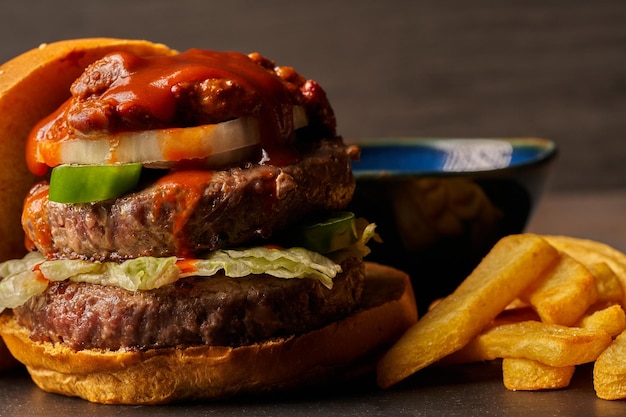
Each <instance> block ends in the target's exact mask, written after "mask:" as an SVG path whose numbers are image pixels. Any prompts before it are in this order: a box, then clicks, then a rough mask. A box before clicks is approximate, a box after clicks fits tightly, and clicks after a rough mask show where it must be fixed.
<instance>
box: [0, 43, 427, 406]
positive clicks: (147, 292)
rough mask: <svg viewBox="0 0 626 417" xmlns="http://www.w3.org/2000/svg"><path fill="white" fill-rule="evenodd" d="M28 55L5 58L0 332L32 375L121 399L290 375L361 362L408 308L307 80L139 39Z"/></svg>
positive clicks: (365, 366) (77, 391)
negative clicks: (377, 250) (5, 253)
mask: <svg viewBox="0 0 626 417" xmlns="http://www.w3.org/2000/svg"><path fill="white" fill-rule="evenodd" d="M25 56H26V58H25V57H24V56H20V57H17V58H16V59H15V60H13V61H9V62H8V63H7V64H4V66H3V67H0V77H9V76H10V77H17V79H18V80H22V79H29V80H30V81H31V83H25V82H22V83H20V82H15V81H14V82H10V81H6V80H5V81H2V78H0V86H2V88H3V91H2V95H0V107H1V106H2V103H3V102H5V105H6V106H10V103H9V102H10V101H13V102H14V103H15V102H20V103H22V104H21V108H17V109H16V108H15V107H11V110H10V111H11V113H10V114H11V115H12V116H14V118H15V119H14V120H17V122H18V124H19V125H20V129H15V128H12V127H6V126H5V127H4V129H5V130H8V133H9V134H5V137H6V139H5V144H4V145H2V146H5V147H7V148H10V150H11V152H12V153H15V152H16V150H18V152H24V154H23V155H22V158H21V159H20V161H23V162H22V163H17V165H19V166H18V167H17V168H16V169H15V170H12V171H11V174H10V175H11V176H12V177H13V178H9V179H5V178H0V180H2V181H7V182H11V183H12V184H14V190H11V192H10V193H8V194H7V195H6V196H5V199H6V198H11V199H12V201H13V203H15V200H17V201H19V202H20V203H19V213H20V214H18V215H17V216H15V214H14V211H15V209H12V210H11V211H10V212H7V213H6V214H7V215H6V216H3V219H4V218H6V219H7V220H6V221H7V223H9V222H11V223H12V222H16V223H18V224H21V230H20V233H19V234H18V236H19V237H20V238H22V239H23V243H22V244H21V245H20V246H16V245H14V244H12V245H11V248H14V247H24V252H25V253H24V254H23V256H21V257H17V258H11V259H9V260H7V261H5V262H4V263H2V264H1V265H0V276H2V280H1V281H0V309H2V310H3V313H2V315H1V316H0V334H1V335H2V338H3V340H4V342H5V343H6V345H7V347H8V349H9V350H10V351H11V353H12V354H13V356H15V358H16V359H17V360H18V361H19V362H21V363H23V364H24V365H25V366H26V368H27V370H28V372H29V373H30V375H31V377H32V379H33V381H34V382H35V383H36V384H37V385H38V386H39V387H40V388H42V389H43V390H45V391H50V392H56V393H61V394H66V395H73V396H79V397H82V398H84V399H87V400H89V401H93V402H101V403H120V404H158V403H167V402H172V401H180V400H187V399H220V398H225V397H228V396H232V395H236V394H240V393H258V392H263V391H268V390H277V389H285V388H292V387H295V386H302V385H305V384H314V383H319V382H322V381H327V380H329V379H331V378H332V379H336V378H338V377H339V376H346V377H348V376H351V375H354V374H355V373H360V372H363V371H366V370H371V369H372V367H371V365H372V364H373V363H374V362H375V360H376V359H377V358H378V356H379V355H380V354H381V353H382V352H383V351H384V350H385V349H386V348H387V347H388V346H390V344H391V343H393V342H394V341H395V340H396V339H397V338H398V337H399V336H400V335H401V334H402V333H403V332H404V330H406V329H407V328H408V327H409V326H410V325H411V324H412V323H413V322H414V321H415V320H416V309H415V303H414V298H413V294H412V289H411V286H410V283H409V281H408V277H407V276H406V275H405V274H404V273H402V272H400V271H397V270H395V269H393V268H390V267H386V266H383V265H378V264H373V263H368V262H365V261H364V257H365V256H366V255H367V254H368V253H369V249H368V247H367V243H368V241H369V240H370V239H372V238H374V237H375V225H373V224H369V223H368V222H367V221H364V220H362V219H359V218H357V216H355V214H354V213H350V212H346V211H345V208H346V206H347V205H348V203H349V202H350V200H351V197H352V193H353V191H354V187H355V183H354V178H353V176H352V171H351V162H352V161H353V160H354V159H356V158H358V153H359V150H358V147H355V146H346V145H345V144H344V142H343V140H342V138H341V136H339V135H338V134H337V132H336V121H335V116H334V113H333V110H332V107H331V106H330V103H329V101H328V99H327V97H326V94H325V92H324V90H323V89H322V88H321V87H320V85H319V84H317V83H316V82H315V81H313V80H309V79H306V78H305V77H303V76H302V75H300V74H299V73H298V72H296V71H295V70H294V69H293V68H291V67H286V66H278V65H276V64H275V63H274V62H273V61H271V60H269V59H267V58H265V57H263V56H261V55H260V54H257V53H252V54H241V53H235V52H217V51H207V50H200V49H190V50H187V51H184V52H178V51H175V50H172V49H170V48H168V47H167V46H164V45H160V44H154V43H151V42H146V41H127V40H120V39H80V40H70V41H64V42H58V43H54V44H50V45H45V46H43V47H41V48H37V49H35V50H33V51H29V52H27V53H26V54H25ZM7 74H9V75H7ZM33 74H37V76H35V75H33ZM42 74H45V75H46V81H45V82H44V81H41V80H42V78H40V77H41V75H42ZM32 82H36V83H39V87H40V88H37V87H33V85H32ZM2 83H3V84H2ZM41 96H43V98H41V99H40V97H41ZM16 97H19V99H18V98H16ZM39 100H41V101H43V102H45V103H38V102H39ZM24 103H26V104H24ZM31 107H32V108H31ZM33 113H35V114H33ZM35 116H36V117H35ZM2 123H5V124H7V125H8V124H9V122H7V121H4V122H2ZM10 123H15V122H14V121H11V122H10ZM24 155H25V157H24ZM12 163H15V162H14V161H12ZM16 217H18V218H17V219H16ZM6 227H16V226H15V225H14V224H11V225H8V226H6ZM137 381H142V382H141V383H138V382H137Z"/></svg>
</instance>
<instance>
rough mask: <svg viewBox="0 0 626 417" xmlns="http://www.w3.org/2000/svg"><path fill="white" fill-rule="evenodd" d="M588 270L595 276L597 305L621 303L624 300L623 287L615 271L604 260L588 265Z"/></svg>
mask: <svg viewBox="0 0 626 417" xmlns="http://www.w3.org/2000/svg"><path fill="white" fill-rule="evenodd" d="M589 272H591V274H592V275H593V276H594V277H596V287H597V289H598V301H597V303H598V305H601V306H608V305H611V304H615V303H619V304H621V303H622V301H623V300H624V288H623V287H622V284H621V282H620V280H619V277H618V276H617V274H615V271H613V269H611V267H610V266H609V265H608V264H607V263H606V262H598V263H595V264H591V265H589Z"/></svg>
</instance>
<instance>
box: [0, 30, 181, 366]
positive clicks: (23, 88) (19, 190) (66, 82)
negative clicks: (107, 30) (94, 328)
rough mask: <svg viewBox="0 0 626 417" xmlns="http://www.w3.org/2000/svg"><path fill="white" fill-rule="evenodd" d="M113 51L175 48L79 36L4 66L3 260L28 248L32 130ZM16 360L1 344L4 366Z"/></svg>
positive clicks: (0, 72) (0, 109)
mask: <svg viewBox="0 0 626 417" xmlns="http://www.w3.org/2000/svg"><path fill="white" fill-rule="evenodd" d="M113 51H127V52H133V53H136V54H139V55H171V54H174V53H176V51H174V50H172V49H170V48H168V47H167V46H165V45H161V44H156V43H152V42H148V41H143V40H125V39H112V38H90V39H75V40H67V41H61V42H55V43H50V44H44V45H41V46H39V47H38V48H35V49H32V50H30V51H28V52H25V53H24V54H22V55H20V56H18V57H16V58H14V59H12V60H10V61H8V62H6V63H4V64H2V65H1V66H0V155H1V158H2V169H0V201H2V204H1V205H0V236H2V239H0V261H5V260H7V259H14V258H21V257H22V256H24V254H25V253H26V249H25V247H24V232H23V231H22V225H21V222H20V218H21V215H22V204H23V201H24V197H25V196H26V193H27V192H28V190H29V188H30V187H31V186H32V185H33V183H34V182H35V177H34V176H33V175H32V174H31V173H30V172H29V170H28V168H27V166H26V159H25V145H26V138H27V136H28V134H29V132H30V130H31V129H32V127H33V126H34V125H35V124H36V123H37V122H38V121H39V120H41V119H42V118H43V117H45V116H47V115H48V114H50V113H52V112H53V111H54V110H55V109H56V108H57V107H58V106H59V105H61V104H62V103H63V102H64V101H65V100H66V99H67V98H69V97H70V92H69V88H70V85H71V84H72V82H73V81H74V80H75V79H76V78H78V76H79V75H80V74H81V73H82V72H83V70H84V68H85V67H86V66H87V65H89V64H91V63H92V62H94V61H96V60H98V59H100V58H101V57H103V56H104V55H106V54H108V53H110V52H113ZM14 362H15V361H13V360H12V358H10V357H7V356H6V349H4V348H3V346H2V345H1V344H0V369H3V368H7V367H10V365H11V364H13V363H14Z"/></svg>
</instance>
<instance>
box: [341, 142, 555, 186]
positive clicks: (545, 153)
mask: <svg viewBox="0 0 626 417" xmlns="http://www.w3.org/2000/svg"><path fill="white" fill-rule="evenodd" d="M344 141H345V143H346V144H347V145H357V146H359V147H361V148H365V147H367V148H375V147H382V146H389V145H392V146H393V145H398V146H411V145H419V146H421V147H426V148H430V149H434V150H442V144H444V145H446V146H454V145H455V144H456V143H459V144H461V143H462V144H468V143H477V144H478V143H483V144H484V143H486V142H492V143H493V142H496V143H498V142H499V143H506V144H509V145H510V146H511V147H512V148H513V149H524V148H533V149H536V153H535V154H533V157H529V158H527V159H525V160H524V161H521V162H516V163H514V164H509V165H507V166H503V167H497V168H490V169H475V170H443V169H436V170H434V169H428V170H427V169H423V170H419V169H417V170H411V169H409V170H381V169H359V168H358V167H355V164H353V165H352V167H353V174H354V176H355V177H356V178H357V179H368V178H380V177H407V176H431V177H432V176H471V175H480V174H489V173H500V172H507V171H512V170H517V169H523V168H526V167H531V166H537V165H543V164H545V163H548V162H549V161H551V160H552V159H554V158H555V157H556V156H557V154H558V146H557V144H556V142H555V141H553V140H551V139H546V138H541V137H501V138H489V137H485V138H479V137H475V138H452V137H449V138H445V137H441V138H436V137H410V136H394V137H364V138H350V139H344Z"/></svg>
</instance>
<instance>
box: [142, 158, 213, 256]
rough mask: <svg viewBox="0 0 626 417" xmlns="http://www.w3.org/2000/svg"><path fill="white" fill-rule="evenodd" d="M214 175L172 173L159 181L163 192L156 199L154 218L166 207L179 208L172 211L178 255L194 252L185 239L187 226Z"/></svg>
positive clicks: (200, 172)
mask: <svg viewBox="0 0 626 417" xmlns="http://www.w3.org/2000/svg"><path fill="white" fill-rule="evenodd" d="M212 175H213V173H212V172H211V171H200V170H183V171H172V172H170V173H169V174H167V175H165V176H164V177H162V178H160V179H159V180H158V181H157V184H159V189H160V191H161V192H160V193H159V196H158V197H157V196H155V198H154V209H153V210H154V216H155V217H159V215H160V212H161V211H162V210H163V208H164V207H172V206H174V205H176V206H177V207H178V209H176V210H172V211H171V213H172V215H173V216H174V218H173V219H172V220H173V222H172V223H173V224H172V227H173V230H172V233H173V234H174V236H175V237H176V244H177V253H179V254H180V255H181V256H186V255H187V254H189V253H191V252H192V250H191V248H189V247H188V243H187V242H186V240H185V239H184V236H185V233H184V231H185V226H186V225H187V223H188V222H189V218H190V217H191V215H192V214H193V213H194V211H195V208H196V205H197V204H198V202H199V201H200V199H201V198H202V190H203V186H204V184H206V183H207V182H209V181H210V180H211V176H212Z"/></svg>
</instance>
